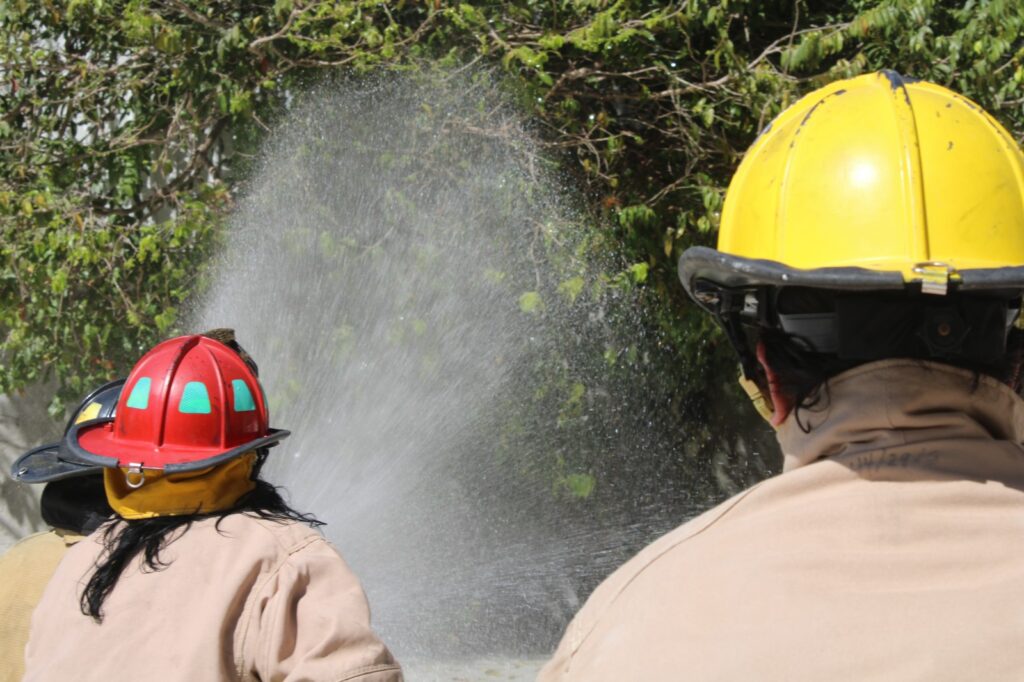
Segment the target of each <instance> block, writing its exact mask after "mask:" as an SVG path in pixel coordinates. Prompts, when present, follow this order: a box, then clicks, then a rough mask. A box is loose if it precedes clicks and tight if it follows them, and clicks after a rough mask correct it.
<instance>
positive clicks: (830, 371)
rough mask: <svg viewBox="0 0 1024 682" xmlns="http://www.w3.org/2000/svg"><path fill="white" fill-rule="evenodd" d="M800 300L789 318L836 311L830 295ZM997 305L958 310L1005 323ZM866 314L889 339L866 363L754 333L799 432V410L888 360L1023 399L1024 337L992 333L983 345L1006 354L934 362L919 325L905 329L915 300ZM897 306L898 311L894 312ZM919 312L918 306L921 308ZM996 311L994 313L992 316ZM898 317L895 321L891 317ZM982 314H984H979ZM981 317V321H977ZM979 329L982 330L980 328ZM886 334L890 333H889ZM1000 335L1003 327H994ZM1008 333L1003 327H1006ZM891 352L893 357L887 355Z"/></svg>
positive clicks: (765, 331) (877, 300)
mask: <svg viewBox="0 0 1024 682" xmlns="http://www.w3.org/2000/svg"><path fill="white" fill-rule="evenodd" d="M795 293H796V294H797V295H798V296H800V298H797V297H795V296H794V297H790V298H789V299H788V300H787V301H786V302H785V303H786V307H787V308H788V310H787V311H786V312H796V313H801V312H822V311H823V309H827V308H831V309H832V310H834V309H835V308H834V303H833V302H832V301H826V299H827V292H820V293H818V292H815V295H813V296H812V295H808V294H807V292H795ZM998 301H999V299H990V298H982V297H972V298H970V299H968V298H967V297H963V298H962V299H960V300H959V301H957V304H958V305H960V306H962V307H963V309H966V310H972V311H978V310H982V311H983V309H984V308H985V307H986V306H988V307H991V308H992V311H989V317H994V316H995V315H998V316H1001V319H1003V320H1005V317H1006V312H1005V309H1001V308H999V305H998ZM866 302H867V304H868V308H867V309H868V310H870V311H872V313H873V314H874V315H875V320H874V321H872V322H870V323H865V324H869V325H872V326H874V327H875V328H876V329H879V330H882V333H885V334H886V335H887V336H888V338H886V339H884V341H883V343H882V344H881V345H880V346H879V349H880V350H879V352H878V353H877V354H875V355H870V354H868V355H866V356H865V357H842V356H841V355H840V354H837V353H821V352H818V351H817V349H816V348H815V347H814V344H813V343H812V342H811V341H809V340H808V339H806V338H803V337H801V336H798V335H795V334H790V333H787V332H785V331H783V330H782V329H779V328H768V327H762V328H760V329H758V330H756V332H755V333H754V337H755V338H754V339H753V342H754V343H756V342H757V341H760V342H762V343H763V344H764V351H765V360H766V361H767V363H768V366H769V367H771V368H772V372H773V373H774V374H775V375H776V380H777V390H780V391H782V392H783V393H785V394H786V395H787V396H789V397H790V398H791V399H792V401H793V405H794V410H795V412H796V414H795V418H796V420H797V424H798V425H799V426H800V428H801V429H803V430H804V431H807V430H808V429H807V427H806V426H805V425H804V424H803V423H801V421H800V415H799V411H800V410H801V409H805V410H813V409H815V408H819V407H821V406H822V405H823V403H825V402H827V399H828V381H829V379H831V378H832V377H834V376H836V375H838V374H841V373H843V372H845V371H847V370H850V369H853V368H854V367H857V366H859V365H862V364H865V363H867V362H871V361H874V360H881V359H887V358H907V359H912V360H920V361H925V360H929V361H933V362H940V363H944V364H948V365H952V366H954V367H959V368H961V369H966V370H968V371H970V372H973V373H974V387H976V386H977V383H978V381H979V380H980V377H981V376H982V375H985V376H990V377H993V378H995V379H997V380H998V381H1001V382H1003V383H1005V384H1006V385H1008V386H1009V387H1010V388H1011V389H1013V391H1015V392H1016V393H1018V394H1020V393H1021V392H1022V389H1024V377H1022V371H1021V368H1022V364H1024V331H1022V330H1020V329H1018V328H1016V326H1013V327H1011V328H1010V329H1009V331H1008V332H1001V333H1003V334H1004V337H1003V339H1004V340H998V337H999V333H1000V332H997V331H992V328H991V327H990V328H989V332H990V333H986V334H982V337H983V338H982V339H981V343H984V344H985V345H984V346H983V347H984V348H986V349H990V344H991V343H992V342H993V341H994V340H997V345H998V346H1001V345H1002V344H1003V343H1004V341H1005V346H1003V347H1002V351H1001V352H998V351H996V350H991V351H990V352H981V353H975V354H974V357H971V358H965V357H962V356H957V355H951V356H949V357H935V355H934V354H933V353H932V349H930V348H928V347H927V344H926V343H924V342H923V340H922V338H921V333H920V331H919V328H918V327H917V325H916V323H915V324H914V325H908V324H903V323H904V322H905V321H906V318H907V311H908V310H909V309H910V307H909V306H913V305H914V303H913V302H912V300H910V299H907V298H903V299H902V300H901V299H899V298H896V297H893V296H888V297H886V296H877V297H870V298H867V299H866ZM894 302H895V307H893V305H894ZM917 305H918V306H920V304H917ZM993 311H994V312H993ZM893 312H895V315H894V316H890V313H893ZM981 314H984V311H983V312H982V313H981ZM976 316H977V315H976ZM995 324H996V325H999V324H1002V325H1005V322H996V323H995ZM978 326H979V327H980V325H978ZM886 328H887V331H886ZM995 329H996V330H998V329H1000V327H998V326H996V327H995ZM1002 329H1005V327H1002ZM885 348H889V349H890V350H889V352H885V351H884V349H885Z"/></svg>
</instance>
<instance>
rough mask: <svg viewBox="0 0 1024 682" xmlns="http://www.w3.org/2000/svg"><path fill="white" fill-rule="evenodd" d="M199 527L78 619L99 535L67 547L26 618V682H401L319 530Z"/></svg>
mask: <svg viewBox="0 0 1024 682" xmlns="http://www.w3.org/2000/svg"><path fill="white" fill-rule="evenodd" d="M215 523H216V522H215V520H212V519H210V520H203V521H199V522H197V523H195V524H193V526H192V527H191V528H190V529H189V530H188V531H187V532H185V533H183V534H181V535H180V536H179V537H178V538H177V539H176V540H174V541H173V542H171V543H170V545H168V547H167V548H166V550H164V552H163V554H162V555H161V558H163V559H164V560H165V561H166V563H167V564H168V565H167V567H166V568H164V569H163V570H161V571H158V572H151V571H143V570H140V562H139V561H138V560H136V561H135V562H134V564H133V565H132V566H131V567H130V568H129V569H127V570H126V572H125V573H124V574H123V575H122V576H121V579H120V580H119V581H118V583H117V585H116V586H115V587H114V590H113V591H112V592H111V593H110V595H109V597H108V598H107V600H106V602H105V603H104V605H103V613H104V620H103V622H102V624H97V623H95V622H94V621H93V620H92V619H91V618H89V617H87V616H84V615H82V613H81V611H80V610H79V597H80V595H81V589H82V586H83V584H84V580H85V579H86V578H87V576H88V575H89V574H90V573H91V569H92V567H93V563H94V562H95V561H96V559H97V557H98V556H100V554H101V544H100V543H101V539H100V534H101V533H102V532H103V529H100V531H98V532H97V533H94V534H93V535H91V536H89V537H88V538H86V539H85V540H83V541H82V542H80V543H78V544H77V545H75V546H74V547H72V548H71V549H70V550H69V551H68V553H67V555H66V556H65V558H64V560H63V561H62V562H61V564H60V566H59V567H58V569H57V571H56V573H55V574H54V576H53V579H52V580H51V581H50V584H49V585H48V587H47V589H46V591H45V592H44V594H43V597H42V600H41V601H40V603H39V606H38V607H37V608H36V611H35V614H34V615H33V618H32V629H31V633H30V636H29V643H28V646H27V648H26V675H25V680H26V682H39V681H44V680H45V681H51V680H52V681H56V680H79V679H88V680H103V681H104V682H118V681H122V680H123V681H124V682H129V681H130V682H140V681H143V680H154V681H157V680H158V681H159V682H176V681H178V680H180V681H182V682H185V681H188V682H196V681H197V680H202V681H203V682H215V681H218V680H244V681H246V682H252V681H255V680H261V681H262V682H270V681H271V680H274V681H280V682H284V681H291V680H304V681H310V682H319V681H323V682H341V681H343V680H345V681H348V680H351V681H354V682H398V681H400V680H401V679H402V674H401V670H400V668H399V666H398V664H397V663H396V662H395V660H394V658H393V657H392V656H391V654H390V652H389V651H388V649H387V648H386V647H385V646H384V644H383V643H382V642H381V641H380V639H378V637H377V635H376V634H374V632H373V630H372V629H371V627H370V612H369V607H368V605H367V602H366V596H365V594H364V593H363V589H362V587H361V586H360V584H359V580H358V579H357V578H356V576H355V575H354V574H353V573H352V571H351V570H349V568H348V566H347V565H346V564H345V562H344V560H343V559H342V558H341V556H339V555H338V553H337V551H336V550H335V549H334V548H333V547H332V546H331V545H330V544H329V543H328V542H327V541H326V540H325V539H324V538H323V537H322V536H321V535H320V534H319V533H318V532H317V531H315V530H312V529H310V528H308V527H306V526H304V525H301V524H297V523H291V522H288V523H274V522H271V521H264V520H261V519H257V518H253V517H251V516H245V515H242V514H234V515H232V516H229V517H227V518H226V519H225V520H224V521H222V522H221V524H220V529H219V531H218V529H217V528H215Z"/></svg>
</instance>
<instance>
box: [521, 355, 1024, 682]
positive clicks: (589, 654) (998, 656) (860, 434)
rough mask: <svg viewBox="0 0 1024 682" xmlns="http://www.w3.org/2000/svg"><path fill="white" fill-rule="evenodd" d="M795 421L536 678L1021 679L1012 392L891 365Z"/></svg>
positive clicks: (1017, 411) (1021, 419) (615, 592)
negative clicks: (762, 469) (778, 466)
mask: <svg viewBox="0 0 1024 682" xmlns="http://www.w3.org/2000/svg"><path fill="white" fill-rule="evenodd" d="M799 416H800V421H801V422H802V423H803V424H804V426H807V427H810V431H809V432H808V433H805V432H804V431H803V430H802V429H801V427H800V424H799V423H798V422H797V420H796V419H795V418H794V416H793V415H791V416H790V417H789V418H788V419H787V421H786V422H785V423H784V424H783V426H782V428H781V429H780V432H779V441H780V443H781V445H782V449H783V453H784V455H785V464H784V473H782V474H781V475H779V476H776V477H774V478H772V479H769V480H767V481H765V482H763V483H761V484H759V485H756V486H754V487H752V488H750V489H749V490H746V491H744V492H743V493H740V494H739V495H737V496H735V497H733V498H732V499H730V500H728V501H727V502H725V503H723V504H721V505H719V506H718V507H716V508H714V509H712V510H711V511H709V512H707V513H705V514H703V515H702V516H699V517H697V518H696V519H694V520H692V521H690V522H689V523H686V524H684V525H683V526H681V527H680V528H677V529H676V530H674V531H672V532H671V533H669V534H667V535H666V536H664V537H662V538H661V539H659V540H657V541H656V542H654V543H653V544H651V545H650V546H648V547H647V548H646V549H644V550H643V551H641V552H640V553H639V554H638V555H637V556H636V557H634V558H633V559H632V560H630V561H629V562H628V563H626V564H625V565H624V566H622V567H621V568H620V569H619V570H618V571H616V572H615V573H614V574H612V575H611V576H610V577H609V578H608V579H607V580H605V581H604V582H603V583H602V584H601V585H600V586H599V587H598V588H597V590H596V591H595V592H594V594H593V595H592V596H591V597H590V599H589V600H588V601H587V603H586V604H585V606H584V607H583V609H582V610H581V611H580V612H579V613H578V614H577V616H576V618H575V619H574V620H573V622H572V623H571V625H570V626H569V628H568V630H567V632H566V633H565V636H564V638H563V640H562V642H561V644H560V646H559V647H558V650H557V652H556V653H555V656H554V658H553V659H552V660H551V661H550V662H549V663H548V664H547V666H546V667H545V668H544V670H543V671H542V672H541V674H540V677H539V680H540V682H555V681H556V680H557V681H560V682H613V681H614V682H630V681H633V680H645V681H646V680H658V681H662V680H683V681H690V680H759V681H762V680H790V681H792V680H829V681H830V682H842V681H844V680H849V681H851V682H852V681H857V682H861V681H863V680H929V681H937V680H986V681H992V680H1021V679H1024V647H1022V646H1021V642H1024V492H1022V491H1024V449H1022V446H1021V441H1022V439H1024V402H1022V401H1021V399H1020V398H1019V397H1018V396H1017V395H1015V394H1014V393H1013V392H1012V391H1010V390H1009V389H1008V388H1007V387H1006V386H1004V385H1002V384H999V383H998V382H996V381H994V380H991V379H988V378H981V379H980V381H976V380H975V377H974V376H973V375H972V374H971V373H970V372H965V371H961V370H957V369H954V368H951V367H948V366H944V365H937V364H931V363H920V362H914V361H907V360H889V361H882V362H876V363H871V364H868V365H864V366H861V367H859V368H856V369H854V370H851V371H849V372H847V373H845V374H842V375H840V376H839V377H837V378H835V379H833V380H832V381H830V382H829V399H828V400H827V401H826V403H825V405H823V406H822V407H821V409H819V410H817V411H808V410H801V411H800V414H799Z"/></svg>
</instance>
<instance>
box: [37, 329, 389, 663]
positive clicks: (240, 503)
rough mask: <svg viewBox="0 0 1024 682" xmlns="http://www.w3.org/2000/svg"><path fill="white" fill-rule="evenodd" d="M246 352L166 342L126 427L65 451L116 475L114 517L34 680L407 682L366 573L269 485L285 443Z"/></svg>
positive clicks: (40, 640)
mask: <svg viewBox="0 0 1024 682" xmlns="http://www.w3.org/2000/svg"><path fill="white" fill-rule="evenodd" d="M238 350H239V348H238V347H237V344H236V343H235V342H234V341H233V337H232V338H231V339H230V340H229V339H225V342H224V343H222V342H221V341H217V340H214V339H211V338H208V337H206V336H202V335H193V336H183V337H178V338H174V339H170V340H168V341H165V342H163V343H161V344H159V345H157V346H156V347H154V348H153V349H151V350H150V351H149V352H148V353H146V354H145V355H144V356H143V357H142V358H141V359H140V360H139V361H138V362H137V363H136V364H135V366H134V367H133V369H132V371H131V373H130V374H129V375H128V378H127V380H126V381H125V384H124V388H123V390H122V392H121V396H120V398H119V401H118V404H117V409H116V414H115V415H114V417H113V418H111V419H99V420H93V421H89V422H84V423H81V424H77V425H75V426H73V427H72V428H71V429H70V431H69V432H68V434H67V437H66V438H65V439H64V440H63V441H62V443H61V451H62V456H64V457H65V458H66V459H68V460H73V461H77V462H81V463H83V464H86V465H93V466H99V467H102V468H103V481H104V487H105V492H106V498H107V501H108V503H109V504H110V506H111V507H112V508H113V510H114V512H115V513H116V517H115V519H114V520H113V521H112V522H110V523H108V524H106V525H104V526H103V527H101V528H100V529H99V530H98V531H97V532H96V533H93V534H92V535H91V536H89V537H88V538H87V539H86V540H84V541H82V542H80V543H78V544H77V545H75V546H74V547H72V548H71V549H70V550H68V552H67V554H66V555H65V558H64V560H63V561H62V562H61V564H60V566H59V567H58V568H57V571H56V572H55V573H54V576H53V578H52V579H51V581H50V583H49V585H48V586H47V588H46V590H45V592H44V593H43V596H42V599H41V600H40V602H39V606H38V607H37V608H36V610H35V613H34V614H33V616H32V627H31V630H30V636H29V642H28V645H27V647H26V656H25V660H26V666H25V668H26V672H25V678H24V679H25V680H26V681H27V682H32V681H34V680H57V679H72V678H78V677H81V675H82V674H83V672H82V671H83V670H87V671H88V673H87V676H88V677H89V678H90V679H102V680H107V681H108V682H114V681H117V680H125V681H127V680H140V679H152V680H161V681H167V682H173V681H174V680H272V679H275V680H284V679H304V680H342V679H344V680H353V681H355V680H358V681H359V682H396V681H400V680H402V673H401V669H400V667H399V666H398V664H397V663H396V662H395V660H394V658H393V657H392V655H391V653H390V652H389V651H388V649H387V647H385V646H384V644H383V643H382V642H381V641H380V639H379V638H378V637H377V635H376V634H375V633H374V631H373V630H372V628H371V626H370V614H369V607H368V605H367V601H366V596H365V594H364V592H363V590H362V587H361V586H360V584H359V581H358V579H357V578H356V576H355V575H354V574H353V573H352V571H351V570H350V569H349V568H348V566H347V565H346V563H345V562H344V560H343V559H342V558H341V556H340V555H339V554H338V553H337V551H336V550H335V549H334V548H333V547H332V546H331V545H330V544H329V543H328V542H327V541H326V540H325V539H324V538H323V536H322V535H321V534H320V533H319V532H318V531H317V530H316V529H315V526H316V525H319V524H318V522H316V521H315V520H314V519H313V518H312V517H310V516H308V515H305V514H301V513H299V512H297V511H295V510H293V509H292V508H290V507H289V506H288V505H287V503H286V502H285V501H284V500H283V499H282V498H281V496H280V494H279V493H278V492H277V489H276V488H274V487H273V486H272V485H270V484H269V483H267V482H265V481H264V480H262V479H261V478H260V475H259V472H260V469H261V467H262V465H263V463H264V461H265V459H266V457H267V455H268V451H269V448H270V447H271V446H273V445H275V444H277V443H278V442H279V441H280V440H282V439H283V438H285V437H286V436H288V432H287V431H283V430H280V429H274V428H271V427H270V426H269V420H268V410H267V405H266V401H265V397H264V393H263V389H262V387H261V386H260V383H259V380H258V379H257V376H256V371H255V370H256V367H255V363H252V362H251V361H249V362H247V361H246V358H245V357H243V356H242V355H240V354H239V352H238ZM311 526H312V527H311Z"/></svg>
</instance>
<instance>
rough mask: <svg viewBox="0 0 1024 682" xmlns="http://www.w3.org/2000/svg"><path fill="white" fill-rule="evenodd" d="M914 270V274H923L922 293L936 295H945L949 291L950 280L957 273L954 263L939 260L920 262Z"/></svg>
mask: <svg viewBox="0 0 1024 682" xmlns="http://www.w3.org/2000/svg"><path fill="white" fill-rule="evenodd" d="M913 270H914V274H916V275H920V276H921V293H922V294H933V295H935V296H945V295H946V294H947V293H948V292H949V282H950V280H951V279H953V278H954V277H955V276H956V275H957V271H956V268H954V267H953V266H952V265H949V264H948V263H940V262H938V261H927V262H925V263H918V264H917V265H915V266H914V268H913Z"/></svg>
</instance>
